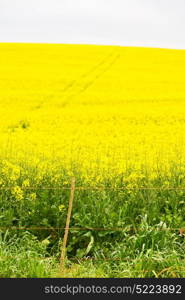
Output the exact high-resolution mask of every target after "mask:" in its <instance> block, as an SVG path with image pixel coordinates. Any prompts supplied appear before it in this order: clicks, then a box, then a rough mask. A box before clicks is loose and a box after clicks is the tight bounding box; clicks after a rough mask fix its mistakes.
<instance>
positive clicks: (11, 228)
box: [0, 225, 185, 231]
mask: <svg viewBox="0 0 185 300" xmlns="http://www.w3.org/2000/svg"><path fill="white" fill-rule="evenodd" d="M154 226H155V225H154ZM9 229H10V230H54V229H56V230H65V229H68V230H81V231H85V230H94V231H125V230H127V231H149V230H155V231H160V230H161V231H168V230H169V231H176V230H178V231H180V228H166V227H162V226H161V227H159V228H155V227H153V228H152V227H150V228H139V227H129V226H128V227H112V228H104V227H16V226H6V227H4V226H3V227H0V230H9ZM184 231H185V230H184Z"/></svg>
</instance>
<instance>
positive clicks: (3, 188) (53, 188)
mask: <svg viewBox="0 0 185 300" xmlns="http://www.w3.org/2000/svg"><path fill="white" fill-rule="evenodd" d="M20 187H21V189H23V190H71V188H70V187H60V186H59V187H42V188H41V187H38V186H36V187H23V186H20ZM13 188H15V186H8V187H0V190H11V189H13ZM75 190H114V191H115V190H117V191H119V190H166V191H168V190H174V191H175V190H177V191H178V190H179V191H181V190H182V191H185V187H180V188H178V187H83V186H76V187H75Z"/></svg>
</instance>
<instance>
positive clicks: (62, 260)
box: [60, 177, 75, 271]
mask: <svg viewBox="0 0 185 300" xmlns="http://www.w3.org/2000/svg"><path fill="white" fill-rule="evenodd" d="M74 192H75V178H74V177H73V178H72V180H71V192H70V197H69V206H68V212H67V218H66V226H65V233H64V239H63V245H62V249H61V257H60V270H61V271H63V270H64V268H65V259H66V246H67V239H68V234H69V224H70V219H71V212H72V207H73V199H74Z"/></svg>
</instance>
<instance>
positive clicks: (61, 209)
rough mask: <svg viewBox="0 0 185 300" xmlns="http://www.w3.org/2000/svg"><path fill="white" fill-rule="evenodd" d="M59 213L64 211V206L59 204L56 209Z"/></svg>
mask: <svg viewBox="0 0 185 300" xmlns="http://www.w3.org/2000/svg"><path fill="white" fill-rule="evenodd" d="M58 209H59V211H60V212H63V211H64V209H65V206H64V205H63V204H61V205H60V206H59V207H58Z"/></svg>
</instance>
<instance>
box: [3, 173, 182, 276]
mask: <svg viewBox="0 0 185 300" xmlns="http://www.w3.org/2000/svg"><path fill="white" fill-rule="evenodd" d="M12 188H13V187H12V186H8V187H0V190H11V189H12ZM22 189H23V190H41V191H42V190H58V191H60V190H66V191H70V200H69V207H68V213H67V218H66V226H65V227H52V226H51V227H44V226H40V227H39V226H30V227H28V226H3V227H0V230H48V231H53V230H65V235H64V239H65V243H64V245H63V250H62V254H61V258H60V263H61V266H62V268H61V271H62V270H64V268H65V263H66V261H67V259H66V249H67V248H66V246H67V237H68V232H69V231H110V232H113V231H114V232H116V231H133V232H134V233H136V232H140V231H146V230H148V228H139V227H138V228H135V227H134V226H125V227H110V228H104V227H70V226H69V223H70V218H71V212H72V203H73V198H74V194H75V191H76V190H98V191H100V190H101V191H102V190H112V191H114V192H115V191H127V190H138V191H139V190H142V191H145V190H146V191H148V190H149V191H161V190H163V191H181V190H182V191H185V187H105V186H99V187H97V186H91V187H84V186H75V178H73V179H72V184H71V187H66V186H58V187H38V186H35V187H33V186H32V187H22ZM69 210H70V212H69ZM149 230H150V231H160V230H162V231H178V232H179V235H181V236H183V235H184V233H185V229H184V228H181V229H179V228H167V227H165V226H164V224H161V226H158V227H155V226H153V228H151V227H150V228H149ZM2 258H4V259H13V258H14V259H16V258H15V257H14V256H12V257H10V256H0V259H2ZM29 258H31V259H34V260H41V261H43V260H49V259H53V257H52V258H51V257H39V258H37V257H29ZM69 260H70V261H77V262H81V261H89V260H90V261H112V262H113V261H115V262H118V261H120V262H121V261H124V262H127V261H130V259H128V258H124V259H123V258H106V257H103V258H97V257H84V258H78V257H71V258H70V259H69ZM183 261H185V260H182V262H183ZM170 268H171V267H170ZM170 268H167V269H168V270H169V269H170ZM178 269H179V267H178ZM183 269H184V270H185V267H183ZM141 271H142V272H152V270H138V271H136V272H141ZM173 271H174V272H175V271H177V270H173ZM161 272H163V270H162V271H161ZM161 272H160V273H161Z"/></svg>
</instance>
